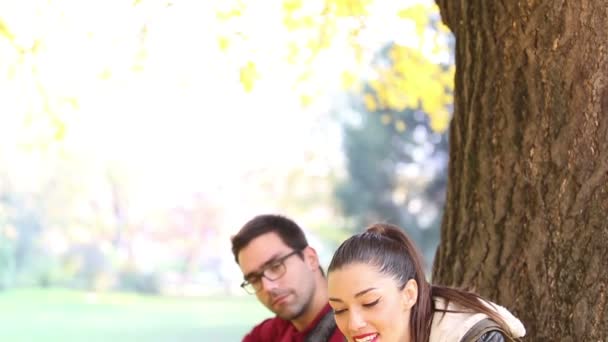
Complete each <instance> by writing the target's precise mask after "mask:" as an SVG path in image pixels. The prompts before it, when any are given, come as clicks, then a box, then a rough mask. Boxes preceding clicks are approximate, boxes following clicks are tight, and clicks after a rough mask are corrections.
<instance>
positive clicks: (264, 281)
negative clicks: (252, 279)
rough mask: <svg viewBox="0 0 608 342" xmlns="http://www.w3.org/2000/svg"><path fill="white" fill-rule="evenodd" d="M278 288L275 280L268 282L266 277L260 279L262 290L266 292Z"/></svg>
mask: <svg viewBox="0 0 608 342" xmlns="http://www.w3.org/2000/svg"><path fill="white" fill-rule="evenodd" d="M277 287H278V284H277V281H276V280H270V279H267V278H266V277H262V288H263V289H264V290H266V291H269V290H273V289H276V288H277Z"/></svg>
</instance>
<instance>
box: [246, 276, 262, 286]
mask: <svg viewBox="0 0 608 342" xmlns="http://www.w3.org/2000/svg"><path fill="white" fill-rule="evenodd" d="M261 279H262V277H260V276H252V277H249V278H247V281H248V282H249V283H250V284H257V283H259V282H260V280H261Z"/></svg>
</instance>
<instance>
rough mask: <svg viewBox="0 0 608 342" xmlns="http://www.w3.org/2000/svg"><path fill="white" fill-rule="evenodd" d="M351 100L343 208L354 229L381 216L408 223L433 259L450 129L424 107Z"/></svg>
mask: <svg viewBox="0 0 608 342" xmlns="http://www.w3.org/2000/svg"><path fill="white" fill-rule="evenodd" d="M389 51H390V49H389ZM367 94H368V96H374V95H375V92H374V90H373V89H368V93H367ZM350 102H351V104H352V106H353V109H354V111H353V112H352V113H350V114H348V115H345V116H346V118H344V119H343V120H344V123H343V149H344V154H345V157H346V174H347V176H346V178H345V179H344V180H343V181H342V182H340V183H339V184H338V185H337V187H336V196H337V198H338V200H339V203H340V204H341V208H342V211H343V214H344V215H345V216H346V217H347V218H348V219H349V220H348V222H349V226H350V228H351V229H352V230H362V229H363V228H365V227H366V226H367V225H369V224H371V223H373V222H377V221H387V222H391V223H394V224H397V225H399V226H401V227H404V228H405V229H406V230H407V231H408V233H409V234H410V235H411V236H412V237H413V238H414V239H415V240H416V241H417V242H418V243H419V244H420V246H421V248H422V249H423V251H424V254H425V256H426V258H427V260H428V261H429V264H430V261H431V260H432V256H433V254H434V253H435V248H436V246H437V243H438V239H439V222H440V219H441V213H442V210H443V205H444V198H445V186H446V173H447V170H446V169H447V155H448V152H447V134H446V133H437V132H434V131H433V130H432V129H431V127H430V125H429V117H428V116H427V115H425V113H424V112H422V111H421V110H412V109H406V110H403V111H400V112H396V111H391V110H381V111H378V112H369V111H368V110H367V107H366V105H365V103H364V101H362V99H361V97H359V96H353V97H352V98H351V101H350Z"/></svg>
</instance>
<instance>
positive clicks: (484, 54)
mask: <svg viewBox="0 0 608 342" xmlns="http://www.w3.org/2000/svg"><path fill="white" fill-rule="evenodd" d="M437 3H438V5H439V7H440V9H441V15H442V18H443V20H444V22H445V23H446V24H447V25H448V26H449V27H450V29H451V30H452V32H453V33H454V35H455V37H456V79H455V82H456V87H455V98H454V104H455V108H454V118H453V120H452V123H451V127H450V164H449V183H448V194H447V203H446V210H445V214H444V220H443V225H442V228H441V229H442V230H441V243H440V247H439V249H438V251H437V256H436V260H435V265H434V270H433V281H434V282H435V283H440V284H445V285H450V286H460V287H465V288H470V289H474V290H476V291H478V292H479V293H481V294H482V295H484V296H487V297H489V298H491V299H493V300H495V301H497V302H498V303H500V304H503V305H505V306H507V307H508V308H510V309H512V311H514V312H515V313H516V315H517V316H518V317H520V318H521V319H522V321H523V322H524V323H525V325H526V328H527V330H528V335H527V338H526V340H528V341H565V342H568V341H608V310H607V300H608V2H607V1H606V0H580V1H564V0H518V1H505V0H437Z"/></svg>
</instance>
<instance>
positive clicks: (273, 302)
mask: <svg viewBox="0 0 608 342" xmlns="http://www.w3.org/2000/svg"><path fill="white" fill-rule="evenodd" d="M288 296H289V293H288V294H284V295H282V296H279V297H277V298H275V299H274V300H273V301H272V305H273V306H274V305H277V304H281V303H283V302H284V301H285V300H286V299H287V297H288Z"/></svg>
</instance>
